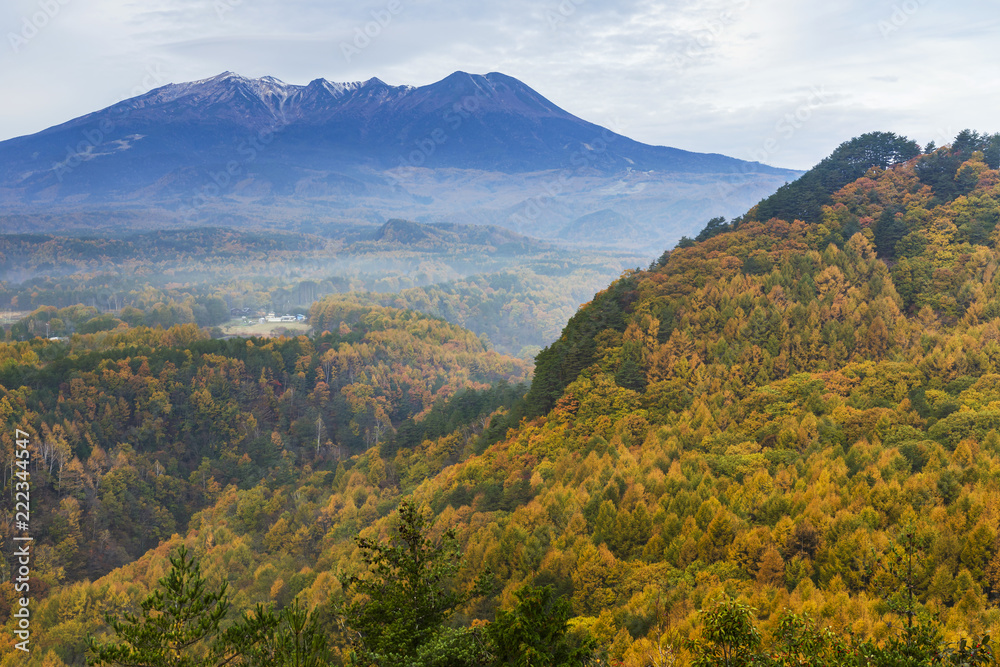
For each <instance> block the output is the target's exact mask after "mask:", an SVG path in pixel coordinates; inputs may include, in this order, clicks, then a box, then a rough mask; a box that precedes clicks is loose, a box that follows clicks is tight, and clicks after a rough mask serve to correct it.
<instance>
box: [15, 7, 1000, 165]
mask: <svg viewBox="0 0 1000 667" xmlns="http://www.w3.org/2000/svg"><path fill="white" fill-rule="evenodd" d="M376 21H377V22H376ZM0 28H2V31H3V36H4V39H3V43H2V44H0V91H3V92H2V96H0V100H2V103H0V139H7V138H10V137H14V136H19V135H23V134H30V133H33V132H37V131H39V130H42V129H44V128H46V127H49V126H51V125H55V124H57V123H60V122H62V121H65V120H68V119H70V118H73V117H76V116H79V115H82V114H84V113H87V112H90V111H94V110H96V109H99V108H103V107H106V106H108V105H110V104H113V103H115V102H117V101H119V100H121V99H124V98H127V97H131V96H133V95H136V94H140V93H142V92H145V91H146V90H149V89H151V88H154V87H157V86H160V85H163V84H166V83H171V82H181V81H190V80H195V79H202V78H207V77H209V76H213V75H215V74H218V73H219V72H222V71H225V70H231V71H234V72H237V73H239V74H243V75H245V76H253V77H258V76H264V75H273V76H276V77H278V78H279V79H282V80H284V81H287V82H289V83H299V84H304V83H308V82H309V81H311V80H312V79H315V78H319V77H323V78H326V79H329V80H331V81H356V80H364V79H368V78H370V77H373V76H377V77H379V78H381V79H383V80H384V81H386V82H387V83H391V84H411V85H423V84H427V83H432V82H434V81H437V80H439V79H442V78H444V77H445V76H447V75H448V74H450V73H451V72H453V71H455V70H465V71H468V72H475V73H480V74H484V73H486V72H491V71H498V72H503V73H505V74H509V75H511V76H514V77H517V78H518V79H521V80H522V81H524V82H525V83H527V84H528V85H530V86H531V87H533V88H535V89H536V90H537V91H538V92H540V93H541V94H542V95H544V96H546V97H548V98H549V99H550V100H552V101H553V102H555V103H556V104H558V105H559V106H561V107H563V108H564V109H566V110H567V111H570V112H571V113H573V114H575V115H577V116H580V117H582V118H584V119H586V120H589V121H592V122H595V123H598V124H601V125H605V126H607V127H610V128H612V129H614V130H616V131H618V132H621V133H622V134H625V135H627V136H630V137H632V138H634V139H637V140H639V141H643V142H646V143H650V144H661V145H667V146H675V147H678V148H684V149H688V150H694V151H702V152H718V153H724V154H727V155H731V156H734V157H738V158H743V159H753V160H760V161H762V162H766V163H769V164H774V165H778V166H785V167H793V168H808V167H810V166H812V165H813V164H815V163H816V162H817V161H818V160H820V159H821V158H823V157H824V156H825V155H827V154H829V153H830V151H831V150H833V149H834V148H835V147H836V146H837V145H838V144H839V143H841V142H842V141H845V140H847V139H849V138H851V137H852V136H855V135H858V134H861V133H863V132H867V131H871V130H889V131H894V132H898V133H901V134H905V135H907V136H909V137H910V138H912V139H915V140H916V141H918V142H920V143H921V144H925V143H926V142H928V141H932V140H933V141H935V142H937V143H939V144H940V143H942V141H948V140H950V139H951V138H952V137H954V135H955V134H956V133H957V132H958V131H959V130H961V129H962V128H965V127H971V128H973V129H978V130H980V131H989V132H995V131H998V130H1000V122H998V114H997V109H998V107H1000V66H998V62H997V60H998V59H997V54H998V47H997V40H998V34H1000V31H998V28H1000V2H998V1H997V0H885V1H884V0H823V1H822V2H819V1H815V0H813V1H810V0H707V1H697V2H695V1H687V0H677V1H659V2H656V1H648V0H617V1H611V0H477V1H465V2H455V1H452V2H444V1H443V0H374V1H371V0H352V1H346V0H332V1H331V0H282V1H278V0H134V1H128V0H2V3H0ZM366 31H367V33H368V34H365V32H366Z"/></svg>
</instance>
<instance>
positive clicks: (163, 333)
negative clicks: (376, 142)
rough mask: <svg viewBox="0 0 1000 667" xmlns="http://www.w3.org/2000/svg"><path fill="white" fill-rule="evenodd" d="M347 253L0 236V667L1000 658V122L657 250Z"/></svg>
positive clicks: (405, 226) (444, 238) (241, 238)
mask: <svg viewBox="0 0 1000 667" xmlns="http://www.w3.org/2000/svg"><path fill="white" fill-rule="evenodd" d="M366 234H367V232H364V233H363V232H362V231H357V230H355V231H353V232H350V233H344V234H340V235H339V236H337V235H334V234H332V233H331V234H328V235H326V236H324V235H322V234H317V235H295V234H291V233H277V232H260V233H256V232H254V233H250V232H241V231H236V230H232V229H221V228H220V229H179V230H169V231H158V232H143V233H141V234H138V235H134V236H122V237H120V238H119V237H112V236H104V237H98V236H56V235H8V236H0V268H2V270H3V276H4V277H5V281H4V282H2V283H0V307H3V308H5V309H6V311H3V312H0V316H2V315H4V314H5V312H6V313H9V315H8V316H7V318H6V320H5V321H4V322H3V323H4V330H3V336H2V338H3V339H4V341H3V342H0V423H2V424H3V428H2V431H0V450H2V452H3V456H2V465H3V477H2V483H3V485H4V486H5V487H6V490H5V493H6V495H7V497H9V498H13V494H14V490H15V489H16V488H20V487H17V484H18V482H19V481H22V480H23V478H24V476H23V475H22V476H21V477H19V476H18V473H19V472H29V473H30V480H31V502H32V508H33V511H32V514H31V517H32V520H31V532H32V536H33V537H34V543H33V562H32V575H31V581H30V584H31V586H30V590H31V595H32V598H33V601H32V604H33V607H32V617H31V619H32V651H31V653H30V657H29V658H28V661H25V659H24V655H23V653H21V652H19V651H18V650H17V649H15V647H14V641H15V639H14V637H15V635H14V629H15V628H16V626H17V618H15V616H14V613H15V611H16V609H17V608H18V597H19V593H18V592H17V591H16V590H15V588H14V584H13V580H14V576H15V567H16V566H15V563H16V559H15V557H14V550H15V548H16V546H15V542H14V540H13V538H14V537H15V536H17V535H19V534H20V533H19V532H18V528H17V526H16V524H15V519H14V511H13V504H12V503H10V504H8V505H9V506H8V505H5V506H4V508H3V509H4V512H3V519H4V521H3V523H2V525H0V538H2V544H3V549H4V555H5V557H6V558H5V559H4V561H2V562H0V568H3V569H4V572H3V576H2V577H0V579H2V580H3V582H4V583H2V584H0V623H3V624H5V626H6V629H5V630H4V632H5V639H4V641H2V642H0V665H15V664H17V665H21V664H32V665H46V666H49V667H59V666H68V665H74V666H75V665H84V664H88V661H90V663H91V664H150V665H152V664H157V665H159V664H163V665H182V664H183V665H189V664H190V665H202V664H205V665H207V664H211V665H216V664H262V665H263V664H282V665H306V664H317V665H318V664H333V665H344V666H351V667H370V666H372V665H378V666H379V667H389V666H396V665H421V666H424V665H426V666H430V665H439V666H442V667H443V666H446V665H447V666H459V665H469V666H471V665H520V666H527V665H531V666H539V667H540V666H541V665H567V666H569V665H608V666H610V665H615V666H621V667H665V666H666V665H687V664H695V665H793V664H795V665H800V664H809V665H841V664H843V665H931V664H955V665H958V664H977V665H986V664H995V660H994V657H993V655H994V652H995V649H997V648H1000V647H996V646H995V640H996V638H997V637H998V636H1000V135H984V134H979V133H977V132H974V131H970V130H966V131H963V132H962V133H960V134H959V135H958V136H957V137H956V138H955V140H954V141H953V142H952V143H951V144H948V145H945V146H941V147H936V146H933V145H931V146H926V147H920V146H918V145H917V144H915V143H914V142H912V141H910V140H908V139H906V138H904V137H899V136H897V135H894V134H890V133H881V132H876V133H871V134H867V135H863V136H861V137H857V138H855V139H852V140H850V141H847V142H845V143H844V144H842V145H841V146H840V147H839V148H838V149H837V150H836V151H834V153H832V154H831V155H830V156H829V157H828V158H826V159H825V160H823V161H822V162H821V163H819V164H818V165H816V167H814V168H813V169H812V170H810V171H809V172H807V173H806V174H805V175H804V176H802V177H801V178H800V179H798V180H797V181H795V182H793V183H790V184H788V185H786V186H784V187H783V188H781V189H779V190H778V191H777V192H776V193H775V194H774V195H772V196H771V197H769V198H767V199H765V200H764V201H762V202H760V203H759V204H758V205H757V206H755V207H754V208H752V209H750V210H749V211H747V212H746V213H745V214H744V215H742V216H741V217H739V218H735V219H733V220H728V221H727V220H726V219H724V218H716V219H713V220H712V221H710V222H709V223H708V225H707V226H706V227H705V228H704V230H703V231H702V232H701V233H700V234H698V235H697V237H695V238H684V239H682V240H681V242H680V243H679V244H678V245H677V247H676V248H672V249H670V250H667V251H665V252H664V253H663V254H662V255H661V256H659V257H658V258H656V259H654V260H653V261H652V262H650V258H648V257H647V258H644V259H643V258H641V257H638V256H635V255H627V254H621V253H619V254H613V253H602V252H598V251H580V250H566V249H562V248H559V247H556V246H551V245H547V244H542V243H541V242H535V241H533V240H531V239H527V238H526V237H519V236H517V235H513V234H512V233H507V232H503V231H502V230H497V229H494V228H482V229H478V230H477V231H462V230H456V229H453V228H444V227H435V226H433V225H418V224H416V223H405V222H403V221H393V222H391V223H387V226H385V227H383V228H381V229H379V230H378V231H377V233H376V234H374V235H366ZM209 248H210V250H209ZM637 264H639V266H636V265H637ZM373 266H381V267H383V268H382V269H375V268H372V267H373ZM580 303H583V304H584V305H582V306H580V307H579V308H577V306H578V305H579V304H580ZM266 311H274V312H277V313H279V314H282V313H286V312H287V313H289V314H293V315H302V316H303V317H304V321H305V324H303V326H302V327H301V328H300V329H289V330H277V331H274V332H271V335H261V334H259V333H255V332H250V330H249V329H241V328H240V327H245V326H249V324H248V323H247V322H244V320H247V321H248V322H249V321H253V322H256V321H257V319H258V315H262V314H263V313H264V312H266ZM16 429H21V430H22V431H23V432H25V433H27V434H28V438H27V440H28V441H30V445H28V449H29V450H30V467H29V468H27V469H26V468H25V467H24V466H21V467H19V466H18V460H19V459H18V455H17V453H16V452H17V449H18V444H17V439H18V438H17V436H15V433H16ZM197 581H201V582H202V584H203V586H204V589H205V590H208V591H213V592H214V593H213V594H214V595H215V597H212V596H211V595H208V597H203V598H202V602H204V603H205V605H204V606H205V609H204V610H203V613H204V614H205V615H206V616H205V617H204V618H205V619H210V618H211V615H212V614H217V617H214V621H211V620H204V624H203V625H202V626H201V627H202V630H201V632H202V635H199V636H198V637H196V638H195V639H196V640H197V641H195V640H192V641H190V642H189V643H188V644H185V648H184V649H183V651H180V652H178V651H175V650H174V649H171V651H174V652H173V653H171V652H170V651H167V649H166V648H163V653H162V655H160V654H157V655H159V657H156V656H154V655H153V654H155V653H156V650H153V649H151V648H149V646H150V645H151V644H148V642H150V641H153V643H155V641H154V640H150V639H149V637H150V636H153V635H155V634H156V633H153V635H151V634H150V633H149V632H147V634H142V633H141V632H139V629H138V628H141V627H144V626H142V624H143V622H145V623H146V624H147V626H145V627H146V630H148V629H149V628H152V627H154V626H155V623H156V622H157V619H161V618H164V615H165V614H169V613H172V612H170V610H169V605H167V606H163V600H164V599H166V598H164V595H166V596H167V598H170V595H177V596H179V599H184V597H183V595H184V594H187V593H189V592H190V590H187V593H185V592H184V590H182V589H183V586H184V585H189V584H191V582H197ZM157 591H160V592H159V593H158V592H157ZM162 591H167V593H163V592H162ZM171 591H172V592H171ZM157 596H159V597H157ZM170 599H173V598H170ZM157 600H159V601H160V602H157ZM406 601H409V602H406ZM411 602H412V607H413V608H414V609H420V610H423V611H422V612H421V613H422V614H423V615H422V616H420V617H419V618H417V617H411V616H407V613H406V612H404V608H408V606H409V605H410V603H411ZM223 603H225V604H223ZM157 604H159V605H160V606H159V607H157ZM199 604H200V603H199ZM258 605H260V606H258ZM223 607H225V609H223ZM199 608H200V607H199ZM212 609H214V610H215V611H212ZM151 610H152V611H151ZM165 610H166V611H165ZM220 610H222V611H220ZM254 610H256V611H254ZM199 613H201V612H199ZM268 614H270V616H269V615H268ZM143 619H145V621H144V620H143ZM198 622H199V621H198V620H197V618H196V619H195V620H194V621H192V627H194V626H195V625H197V623H198ZM156 627H158V626H156ZM159 634H160V636H161V637H163V636H167V635H169V633H166V634H164V632H160V633H159ZM139 637H145V639H141V641H140V639H138V638H139ZM130 638H131V641H133V644H128V642H129V641H130ZM156 641H159V640H156ZM164 641H165V640H164ZM142 642H147V644H142ZM213 642H214V643H213ZM140 644H142V645H143V646H146V648H145V649H143V650H148V652H149V655H147V656H146V657H144V658H143V660H145V662H142V661H139V662H136V661H135V660H134V655H133V656H132V657H129V655H131V654H128V653H127V650H126V649H123V648H121V647H123V646H126V645H131V646H133V647H135V646H139V645H140ZM116 647H117V648H116ZM161 648H162V647H161ZM128 650H131V649H128ZM157 650H159V649H157ZM102 651H103V653H102ZM116 651H117V652H116ZM123 651H124V652H123ZM182 654H183V655H182ZM150 656H153V657H150ZM130 660H132V661H131V662H130ZM310 660H311V662H310Z"/></svg>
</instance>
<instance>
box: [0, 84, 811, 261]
mask: <svg viewBox="0 0 1000 667" xmlns="http://www.w3.org/2000/svg"><path fill="white" fill-rule="evenodd" d="M798 174H799V172H794V171H789V170H784V169H777V168H773V167H769V166H765V165H761V164H759V163H753V162H744V161H741V160H736V159H734V158H730V157H726V156H724V155H718V154H704V153H693V152H689V151H683V150H679V149H676V148H667V147H663V146H649V145H646V144H642V143H639V142H636V141H633V140H632V139H629V138H627V137H624V136H622V135H620V134H617V133H614V132H612V131H610V130H608V129H605V128H602V127H600V126H598V125H594V124H593V123H589V122H587V121H584V120H582V119H580V118H577V117H576V116H574V115H572V114H570V113H568V112H567V111H564V110H563V109H561V108H559V107H558V106H556V105H555V104H553V103H552V102H550V101H549V100H547V99H545V98H544V97H543V96H541V95H540V94H539V93H537V92H536V91H534V90H533V89H531V88H530V87H528V86H527V85H525V84H524V83H522V82H520V81H518V80H517V79H514V78H512V77H509V76H506V75H504V74H499V73H490V74H486V75H474V74H468V73H465V72H455V73H454V74H452V75H450V76H448V77H447V78H445V79H443V80H441V81H438V82H437V83H434V84H430V85H427V86H421V87H412V86H390V85H388V84H386V83H384V82H382V81H380V80H379V79H370V80H368V81H364V82H357V83H332V82H329V81H326V80H325V79H317V80H315V81H313V82H311V83H309V84H308V85H305V86H299V85H290V84H286V83H283V82H281V81H279V80H278V79H275V78H273V77H264V78H261V79H248V78H244V77H241V76H239V75H236V74H233V73H231V72H226V73H224V74H220V75H218V76H215V77H212V78H210V79H205V80H202V81H195V82H191V83H182V84H170V85H167V86H164V87H162V88H158V89H156V90H153V91H151V92H149V93H146V94H145V95H141V96H139V97H135V98H132V99H129V100H125V101H123V102H120V103H118V104H115V105H113V106H111V107H108V108H106V109H103V110H101V111H97V112H94V113H92V114H88V115H86V116H81V117H80V118H76V119H73V120H70V121H68V122H66V123H63V124H61V125H57V126H55V127H51V128H49V129H47V130H44V131H42V132H38V133H37V134H33V135H30V136H24V137H18V138H15V139H10V140H8V141H4V142H0V204H3V205H4V206H5V207H7V208H8V210H16V211H17V212H18V213H20V214H22V218H18V219H19V220H21V219H24V217H23V215H24V214H25V213H26V212H27V213H30V212H31V211H37V212H39V213H41V212H44V213H45V214H46V215H47V216H48V219H49V220H51V214H52V212H53V211H54V210H57V211H58V210H74V211H78V210H79V209H95V208H97V209H102V208H110V209H114V210H115V211H116V213H117V214H116V215H115V216H110V217H109V219H114V220H116V221H118V222H116V223H115V224H120V221H121V215H122V212H123V211H128V210H132V211H133V213H134V214H135V215H136V216H141V215H142V214H143V212H144V211H151V210H152V211H155V215H153V216H152V217H154V218H157V219H161V220H167V221H173V222H174V223H176V224H183V223H197V224H205V223H212V222H216V223H218V222H222V223H224V224H235V225H240V224H250V223H263V224H282V225H285V226H288V225H293V226H294V225H300V226H301V225H305V226H307V227H310V228H311V231H323V230H324V229H325V228H329V227H331V226H332V227H336V226H337V225H338V223H340V224H343V223H354V224H358V223H360V224H372V225H375V224H381V223H383V222H384V221H385V220H387V219H390V218H408V219H416V220H420V221H424V222H457V223H482V224H495V225H500V226H503V227H506V228H508V229H513V230H516V231H519V232H524V233H528V234H531V235H534V236H541V237H549V238H553V239H560V238H561V239H564V240H566V241H569V242H574V243H587V242H594V243H598V244H607V243H608V242H609V241H610V242H611V243H612V244H614V243H615V242H617V241H620V242H621V243H622V244H623V245H626V246H629V247H635V246H637V245H638V246H642V245H646V244H647V243H648V244H649V245H650V247H657V246H658V245H660V244H662V243H663V242H664V241H665V240H669V239H670V238H671V237H673V238H674V240H676V238H677V237H679V236H680V234H681V233H689V232H691V231H697V229H698V228H700V226H702V225H704V222H705V221H706V220H707V219H708V218H709V217H712V216H714V215H719V214H722V215H736V214H737V213H740V212H742V211H744V210H746V209H747V208H748V207H749V206H751V205H753V204H754V203H756V202H757V201H759V200H760V199H761V198H762V197H763V196H766V195H767V194H770V193H771V192H773V191H774V190H776V189H777V188H778V187H779V186H780V185H782V184H783V183H785V182H786V181H789V180H793V179H794V178H795V177H797V176H798ZM588 216H589V217H588ZM126 217H127V216H126ZM27 219H28V220H29V221H30V220H32V219H33V218H32V217H31V216H30V215H28V216H27ZM597 220H600V223H599V224H598V223H596V221H597ZM605 223H607V224H610V225H611V226H610V227H608V226H606V224H605ZM8 224H14V223H12V222H8ZM28 224H32V223H30V222H29V223H28ZM618 226H620V227H621V231H622V232H623V233H622V234H616V233H615V231H616V229H617V228H618ZM575 231H579V233H575ZM595 231H596V232H597V234H596V236H595V234H594V232H595Z"/></svg>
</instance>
